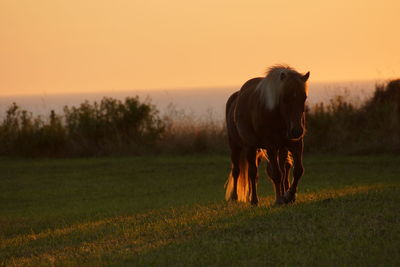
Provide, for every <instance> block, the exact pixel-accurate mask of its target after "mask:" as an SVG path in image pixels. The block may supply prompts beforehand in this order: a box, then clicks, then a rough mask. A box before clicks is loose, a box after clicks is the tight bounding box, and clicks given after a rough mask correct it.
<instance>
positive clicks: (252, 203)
mask: <svg viewBox="0 0 400 267" xmlns="http://www.w3.org/2000/svg"><path fill="white" fill-rule="evenodd" d="M250 204H251V205H252V206H254V207H255V206H257V205H258V199H255V200H252V201H250Z"/></svg>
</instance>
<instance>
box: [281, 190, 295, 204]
mask: <svg viewBox="0 0 400 267" xmlns="http://www.w3.org/2000/svg"><path fill="white" fill-rule="evenodd" d="M283 199H284V201H285V203H286V204H290V203H294V202H295V201H296V193H292V192H291V191H286V192H285V194H284V195H283Z"/></svg>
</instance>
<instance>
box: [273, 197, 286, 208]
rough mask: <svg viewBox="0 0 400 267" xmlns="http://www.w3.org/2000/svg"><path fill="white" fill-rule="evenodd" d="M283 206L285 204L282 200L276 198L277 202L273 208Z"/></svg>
mask: <svg viewBox="0 0 400 267" xmlns="http://www.w3.org/2000/svg"><path fill="white" fill-rule="evenodd" d="M283 204H285V201H284V200H283V198H278V199H277V200H275V203H274V207H278V206H282V205H283Z"/></svg>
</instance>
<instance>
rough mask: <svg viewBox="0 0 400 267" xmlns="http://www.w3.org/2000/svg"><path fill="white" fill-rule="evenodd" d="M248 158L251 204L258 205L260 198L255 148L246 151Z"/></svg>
mask: <svg viewBox="0 0 400 267" xmlns="http://www.w3.org/2000/svg"><path fill="white" fill-rule="evenodd" d="M246 158H247V163H248V168H249V169H248V177H249V179H250V182H251V196H250V203H251V204H252V205H257V204H258V197H257V178H258V177H257V165H258V164H257V163H258V162H257V161H258V159H257V149H255V148H248V149H247V151H246Z"/></svg>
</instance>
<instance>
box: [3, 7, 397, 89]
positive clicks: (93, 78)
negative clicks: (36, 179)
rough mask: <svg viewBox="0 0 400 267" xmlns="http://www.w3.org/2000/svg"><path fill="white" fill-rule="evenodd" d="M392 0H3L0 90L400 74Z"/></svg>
mask: <svg viewBox="0 0 400 267" xmlns="http://www.w3.org/2000/svg"><path fill="white" fill-rule="evenodd" d="M399 12H400V1H398V0H392V1H389V0H380V1H368V0H364V1H348V0H336V1H320V0H310V1H307V0H303V1H288V0H280V1H266V0H259V1H258V0H257V1H252V0H248V1H244V0H242V1H235V0H229V1H227V0H223V1H218V0H202V1H189V0H182V1H181V0H168V1H164V0H163V1H161V0H158V1H154V0H140V1H139V0H136V1H135V0H131V1H128V0H125V1H123V0H113V1H111V0H110V1H102V0H69V1H67V0H64V1H60V0H38V1H32V0H18V1H15V0H1V1H0V95H10V94H31V93H39V94H43V93H60V92H93V91H107V90H129V89H154V88H191V87H212V86H216V87H217V86H228V85H241V84H242V83H243V82H244V81H245V80H246V79H248V78H251V77H254V76H258V75H261V74H262V73H263V71H264V70H265V68H266V67H268V66H270V65H272V64H275V63H288V64H290V65H292V66H294V67H295V68H297V69H298V70H299V71H302V72H305V71H308V70H310V71H311V81H327V80H360V79H386V78H393V77H400V50H399V48H400V34H399V28H400V21H399V17H398V16H399Z"/></svg>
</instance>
